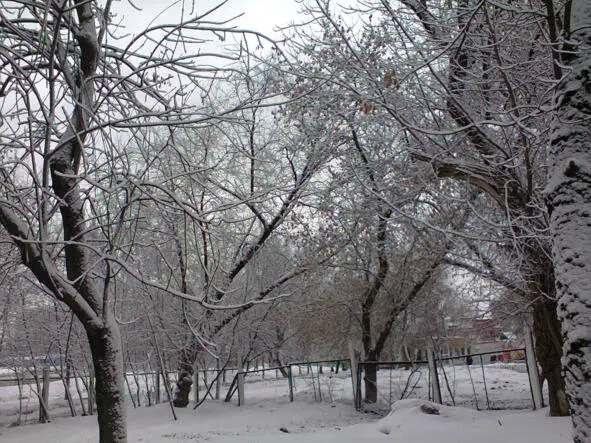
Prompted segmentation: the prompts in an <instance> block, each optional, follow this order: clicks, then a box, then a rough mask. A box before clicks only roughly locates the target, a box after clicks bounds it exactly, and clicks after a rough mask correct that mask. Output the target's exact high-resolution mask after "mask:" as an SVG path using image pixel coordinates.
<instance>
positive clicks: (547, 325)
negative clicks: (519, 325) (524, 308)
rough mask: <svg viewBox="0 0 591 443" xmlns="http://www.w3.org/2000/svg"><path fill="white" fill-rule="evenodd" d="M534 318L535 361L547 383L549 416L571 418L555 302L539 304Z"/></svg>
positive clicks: (535, 305) (537, 303) (535, 309)
mask: <svg viewBox="0 0 591 443" xmlns="http://www.w3.org/2000/svg"><path fill="white" fill-rule="evenodd" d="M533 319H534V325H533V332H534V337H535V341H536V348H535V352H536V359H537V360H538V363H539V364H540V366H541V367H542V374H541V375H542V379H544V380H546V382H547V383H548V401H549V404H550V415H551V416H552V417H564V416H568V415H569V414H570V409H569V405H568V397H567V395H566V386H565V383H564V377H563V376H562V364H561V358H562V336H561V332H560V322H559V321H558V316H557V314H556V302H554V301H551V300H547V299H543V300H540V301H538V302H536V303H535V304H534V313H533Z"/></svg>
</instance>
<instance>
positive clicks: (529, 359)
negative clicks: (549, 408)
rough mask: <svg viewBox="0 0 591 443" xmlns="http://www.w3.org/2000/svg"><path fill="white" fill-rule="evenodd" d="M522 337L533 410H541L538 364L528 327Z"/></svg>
mask: <svg viewBox="0 0 591 443" xmlns="http://www.w3.org/2000/svg"><path fill="white" fill-rule="evenodd" d="M523 335H524V336H525V363H526V366H527V374H528V375H529V386H530V388H531V395H532V400H533V403H534V409H541V408H543V407H544V397H542V384H541V383H540V374H539V372H538V363H537V362H536V356H535V354H534V344H533V340H532V334H531V329H530V327H529V326H528V325H525V327H524V331H523Z"/></svg>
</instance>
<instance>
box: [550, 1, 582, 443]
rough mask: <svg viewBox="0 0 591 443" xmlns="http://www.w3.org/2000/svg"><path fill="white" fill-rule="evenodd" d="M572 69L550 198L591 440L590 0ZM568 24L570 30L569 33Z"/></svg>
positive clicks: (576, 404) (578, 13)
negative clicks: (590, 276)
mask: <svg viewBox="0 0 591 443" xmlns="http://www.w3.org/2000/svg"><path fill="white" fill-rule="evenodd" d="M570 23H571V29H572V30H573V32H572V34H571V35H570V36H568V35H567V36H568V37H570V39H569V40H570V41H571V42H573V43H574V45H573V48H572V52H570V53H565V54H564V55H563V57H564V59H565V60H564V61H565V62H566V63H565V64H566V65H569V66H570V68H571V69H572V71H571V72H570V74H568V76H567V77H566V78H565V79H564V80H563V82H562V83H561V85H560V87H559V88H558V90H557V93H558V100H557V111H556V118H555V122H554V126H553V128H552V139H551V149H550V165H551V169H550V181H549V185H548V188H547V190H546V192H547V194H546V195H547V203H548V208H549V211H550V228H551V230H552V256H553V260H554V269H555V273H556V290H557V295H558V297H559V298H558V300H559V301H558V316H559V318H560V320H561V322H562V332H563V335H564V347H563V349H564V357H563V359H562V361H563V365H564V372H565V381H566V388H567V392H568V394H569V399H570V406H571V414H572V420H573V427H574V434H573V438H574V442H575V443H584V442H589V441H591V332H590V331H591V279H590V278H589V275H590V271H591V2H589V0H573V1H572V9H571V17H570ZM568 31H569V30H568V29H567V33H568Z"/></svg>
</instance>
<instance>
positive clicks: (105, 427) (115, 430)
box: [86, 320, 127, 443]
mask: <svg viewBox="0 0 591 443" xmlns="http://www.w3.org/2000/svg"><path fill="white" fill-rule="evenodd" d="M86 333H87V336H88V342H89V344H90V351H91V353H92V361H93V365H94V372H95V377H96V389H95V391H96V408H97V412H98V414H97V415H98V423H99V435H100V437H99V442H100V443H125V442H126V441H127V429H126V418H125V391H124V387H123V377H124V373H123V352H122V350H121V336H120V335H119V327H118V326H117V324H116V322H115V321H114V320H111V321H108V322H107V325H106V326H105V327H103V328H100V329H98V330H97V329H92V328H87V331H86Z"/></svg>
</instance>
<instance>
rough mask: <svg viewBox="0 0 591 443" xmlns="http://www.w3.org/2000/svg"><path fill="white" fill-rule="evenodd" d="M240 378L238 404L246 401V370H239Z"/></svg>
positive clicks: (238, 376) (240, 404)
mask: <svg viewBox="0 0 591 443" xmlns="http://www.w3.org/2000/svg"><path fill="white" fill-rule="evenodd" d="M236 377H237V380H238V406H242V405H243V404H244V403H245V398H244V372H239V373H238V374H237V376H236Z"/></svg>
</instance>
